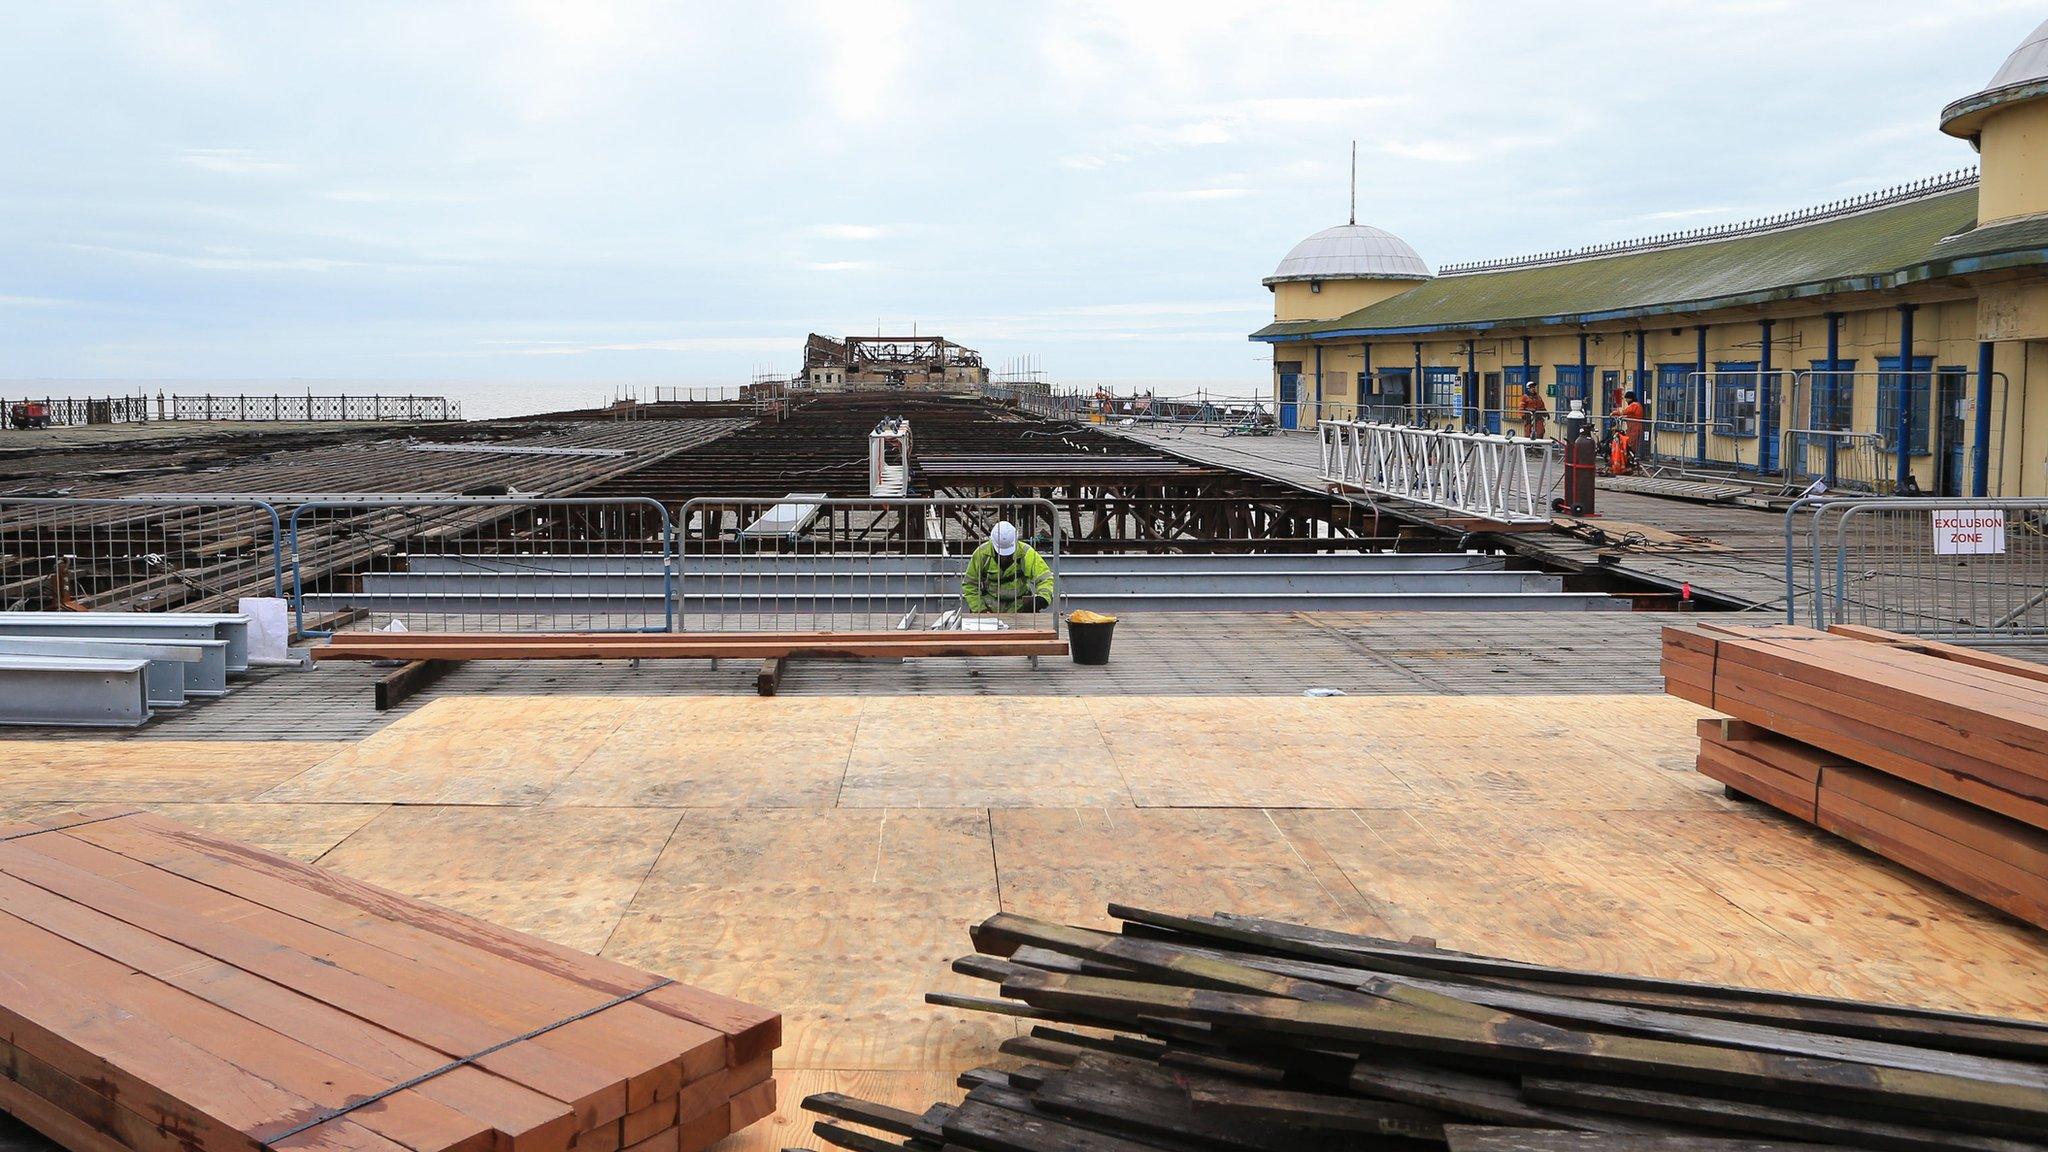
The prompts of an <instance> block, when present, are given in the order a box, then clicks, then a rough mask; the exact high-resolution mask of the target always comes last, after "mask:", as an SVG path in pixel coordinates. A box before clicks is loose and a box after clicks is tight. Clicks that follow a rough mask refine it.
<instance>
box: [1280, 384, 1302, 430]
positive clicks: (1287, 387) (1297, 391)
mask: <svg viewBox="0 0 2048 1152" xmlns="http://www.w3.org/2000/svg"><path fill="white" fill-rule="evenodd" d="M1300 403H1301V376H1300V375H1299V374H1297V373H1292V372H1290V373H1288V374H1286V375H1284V376H1282V377H1280V427H1282V428H1285V429H1288V430H1290V431H1291V430H1293V429H1294V428H1295V427H1296V426H1297V421H1298V420H1299V419H1300V416H1299V405H1300Z"/></svg>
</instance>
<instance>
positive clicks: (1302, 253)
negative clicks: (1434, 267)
mask: <svg viewBox="0 0 2048 1152" xmlns="http://www.w3.org/2000/svg"><path fill="white" fill-rule="evenodd" d="M1429 278H1430V277H1429V265H1427V264H1424V263H1423V262H1422V257H1420V256H1418V255H1416V254H1415V249H1413V248H1410V247H1409V246H1408V244H1407V242H1406V241H1404V240H1402V239H1401V238H1400V237H1399V236H1396V235H1394V234H1393V233H1392V232H1387V231H1384V230H1382V229H1379V228H1374V227H1372V226H1371V225H1368V224H1339V225H1337V226H1336V227H1335V228H1325V229H1323V230H1322V231H1321V232H1318V233H1316V234H1315V235H1313V236H1311V237H1309V238H1308V239H1306V240H1303V241H1302V242H1301V243H1299V244H1296V245H1295V246H1294V250H1293V251H1291V252H1289V253H1288V254H1287V258H1286V259H1285V260H1282V261H1280V266H1279V267H1278V268H1275V269H1273V274H1272V275H1271V276H1268V277H1266V279H1265V280H1264V281H1263V283H1265V284H1267V285H1268V286H1270V285H1274V284H1279V283H1282V282H1284V281H1289V280H1427V279H1429Z"/></svg>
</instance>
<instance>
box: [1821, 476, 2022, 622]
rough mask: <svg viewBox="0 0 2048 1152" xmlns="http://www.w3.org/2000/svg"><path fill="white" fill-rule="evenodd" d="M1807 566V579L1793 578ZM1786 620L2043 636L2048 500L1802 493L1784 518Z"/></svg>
mask: <svg viewBox="0 0 2048 1152" xmlns="http://www.w3.org/2000/svg"><path fill="white" fill-rule="evenodd" d="M1802 565H1803V566H1804V569H1805V573H1806V579H1804V580H1802V579H1801V578H1800V570H1801V567H1802ZM1785 584H1786V607H1785V618H1786V620H1787V622H1792V623H1796V622H1799V621H1800V619H1801V618H1802V609H1801V606H1800V603H1799V595H1800V593H1801V592H1802V591H1803V592H1805V593H1807V601H1806V604H1805V608H1804V611H1803V615H1804V617H1805V619H1806V620H1807V622H1808V623H1810V624H1811V625H1812V626H1813V627H1815V628H1826V627H1828V626H1829V625H1831V624H1843V623H1846V624H1864V625H1869V626H1871V627H1876V628H1883V629H1885V630H1887V631H1892V632H1902V633H1907V634H1910V635H1916V636H1928V637H1937V638H1941V639H1950V640H1958V641H1976V642H1995V641H1999V640H2029V639H2040V638H2043V637H2048V499H2030V500H2022V499H1995V498H1985V499H1973V498H1968V497H1925V498H1918V499H1854V498H1839V499H1827V498H1820V499H1810V498H1809V499H1802V500H1799V501H1795V502H1794V504H1793V506H1792V508H1791V509H1789V510H1788V511H1787V512H1786V516H1785Z"/></svg>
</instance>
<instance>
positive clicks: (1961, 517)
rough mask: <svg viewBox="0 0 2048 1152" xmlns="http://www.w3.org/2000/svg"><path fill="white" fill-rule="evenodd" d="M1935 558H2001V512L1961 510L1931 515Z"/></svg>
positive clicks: (2003, 539) (2003, 540)
mask: <svg viewBox="0 0 2048 1152" xmlns="http://www.w3.org/2000/svg"><path fill="white" fill-rule="evenodd" d="M1934 554H1935V555H1936V556H2003V555H2005V512H2004V510H2003V509H1997V508H1992V509H1985V508H1965V509H1953V510H1949V511H1938V512H1936V513H1935V514H1934Z"/></svg>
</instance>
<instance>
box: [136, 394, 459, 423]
mask: <svg viewBox="0 0 2048 1152" xmlns="http://www.w3.org/2000/svg"><path fill="white" fill-rule="evenodd" d="M157 418H158V419H161V420H222V421H271V422H307V421H316V420H347V421H378V420H397V421H412V422H426V421H446V420H460V419H462V402H461V401H459V400H450V399H448V398H447V397H445V396H383V395H366V396H350V395H336V396H315V395H311V394H305V395H297V396H294V395H291V394H288V393H273V394H272V395H269V396H253V395H242V396H214V395H205V396H171V397H159V398H158V416H157Z"/></svg>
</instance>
